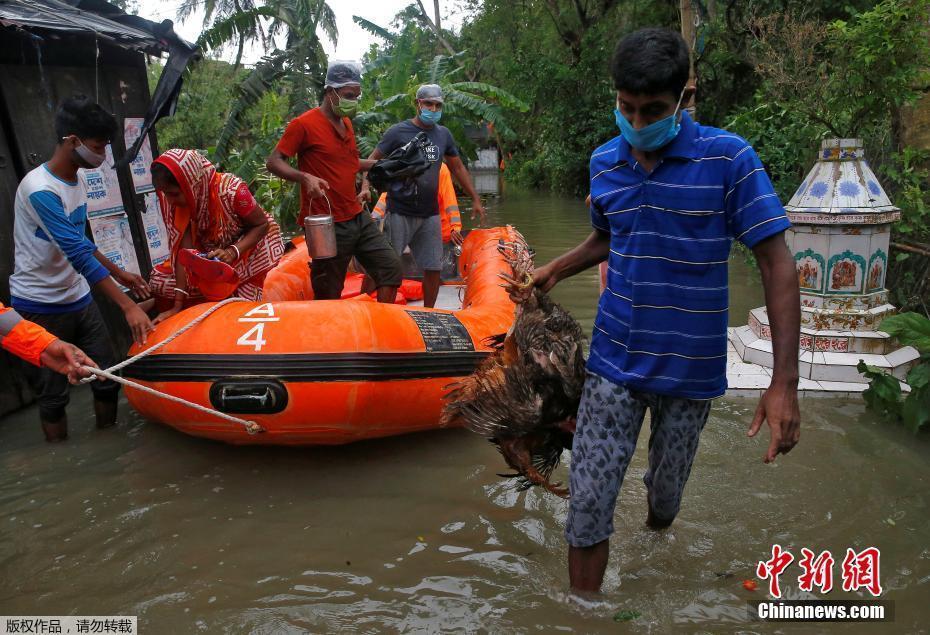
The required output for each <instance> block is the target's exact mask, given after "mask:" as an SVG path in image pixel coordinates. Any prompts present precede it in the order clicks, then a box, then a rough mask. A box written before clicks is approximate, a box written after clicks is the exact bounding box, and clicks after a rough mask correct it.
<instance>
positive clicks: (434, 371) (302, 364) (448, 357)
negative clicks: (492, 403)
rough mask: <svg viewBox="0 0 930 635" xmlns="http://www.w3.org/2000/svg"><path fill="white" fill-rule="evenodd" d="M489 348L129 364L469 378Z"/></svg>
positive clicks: (230, 371)
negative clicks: (484, 349)
mask: <svg viewBox="0 0 930 635" xmlns="http://www.w3.org/2000/svg"><path fill="white" fill-rule="evenodd" d="M487 356H488V353H486V352H477V351H468V352H444V353H305V354H302V353H293V354H287V355H202V354H201V355H196V354H190V355H170V354H166V355H151V356H149V357H144V358H142V359H140V360H139V361H138V362H135V363H134V364H132V365H131V366H129V367H127V368H125V369H123V372H122V374H123V377H126V378H129V379H137V380H142V381H217V380H219V379H226V378H231V377H273V378H275V379H279V380H282V381H291V382H311V381H312V382H316V381H387V380H392V379H427V378H429V377H463V376H465V375H470V374H471V373H473V372H475V369H476V368H477V367H478V364H480V363H481V361H482V360H484V359H485V358H486V357H487Z"/></svg>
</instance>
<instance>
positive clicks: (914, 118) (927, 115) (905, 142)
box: [899, 92, 930, 150]
mask: <svg viewBox="0 0 930 635" xmlns="http://www.w3.org/2000/svg"><path fill="white" fill-rule="evenodd" d="M899 115H900V118H899V125H900V128H899V130H900V137H899V140H900V145H901V146H902V147H908V146H909V147H911V148H916V149H918V150H930V92H924V94H923V95H922V96H921V97H920V99H918V100H917V101H916V102H914V104H913V105H910V106H904V107H903V108H901V110H900V111H899Z"/></svg>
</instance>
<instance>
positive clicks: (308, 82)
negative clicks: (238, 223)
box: [199, 0, 338, 165]
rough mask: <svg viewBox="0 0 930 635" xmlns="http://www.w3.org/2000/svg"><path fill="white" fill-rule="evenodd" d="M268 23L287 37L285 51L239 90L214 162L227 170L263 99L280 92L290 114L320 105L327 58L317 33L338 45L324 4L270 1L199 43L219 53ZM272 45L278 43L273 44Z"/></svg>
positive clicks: (265, 61)
mask: <svg viewBox="0 0 930 635" xmlns="http://www.w3.org/2000/svg"><path fill="white" fill-rule="evenodd" d="M262 20H269V21H270V25H269V27H268V34H269V35H270V36H273V35H277V34H282V35H283V36H284V41H285V44H284V47H283V48H277V47H275V48H274V49H273V50H272V51H271V52H270V53H268V54H267V55H265V56H264V57H263V58H262V59H261V61H259V63H258V64H256V65H255V67H254V68H253V69H252V70H251V72H250V73H249V75H248V76H247V77H246V78H245V79H244V80H242V81H241V82H240V83H239V84H238V86H237V87H236V94H235V101H234V103H233V105H232V106H231V108H230V109H229V113H228V116H227V119H226V122H225V124H224V126H223V128H222V130H221V131H220V133H219V135H218V137H217V141H216V146H215V150H214V152H213V159H214V160H215V161H216V162H217V163H218V164H220V165H223V163H224V161H225V160H226V158H227V157H228V156H229V153H230V151H231V150H232V147H233V142H234V140H235V139H236V138H237V137H238V136H240V135H242V134H243V132H244V131H247V130H248V128H247V125H248V119H247V117H246V116H245V115H246V113H247V112H248V111H249V110H250V109H251V108H253V107H254V106H255V105H256V104H258V103H259V101H261V99H262V98H263V97H264V95H266V94H268V93H269V92H271V91H273V90H276V91H278V92H279V94H282V95H283V94H286V95H289V96H290V104H289V106H290V108H289V111H290V113H291V114H296V113H298V112H300V111H302V110H306V109H307V108H308V107H310V106H312V105H315V102H314V101H313V99H312V97H311V96H312V95H314V94H319V92H320V91H321V90H322V87H323V79H324V77H325V74H326V53H325V52H324V51H323V45H322V42H321V41H320V38H319V35H318V33H317V32H318V31H322V33H323V34H324V35H326V36H327V37H328V38H329V39H330V40H331V41H332V42H333V43H335V42H336V38H337V35H338V33H337V30H336V16H335V14H334V13H333V11H332V8H331V7H330V6H329V5H328V4H327V3H326V2H325V0H267V1H266V2H264V3H263V4H260V5H255V6H253V7H252V8H250V9H248V10H245V11H239V12H236V13H234V14H232V15H228V16H226V17H224V18H221V19H218V20H217V21H216V22H214V24H213V27H212V28H210V29H208V30H207V31H206V32H205V33H204V34H203V35H202V36H201V37H200V39H199V43H200V44H201V46H202V47H204V48H206V49H215V48H220V47H222V46H224V45H225V44H227V43H228V42H230V41H234V40H236V39H237V38H238V39H240V41H241V37H242V36H243V34H245V33H249V32H252V31H254V30H256V29H258V28H259V27H260V25H261V21H262ZM271 41H274V40H273V39H272V40H271Z"/></svg>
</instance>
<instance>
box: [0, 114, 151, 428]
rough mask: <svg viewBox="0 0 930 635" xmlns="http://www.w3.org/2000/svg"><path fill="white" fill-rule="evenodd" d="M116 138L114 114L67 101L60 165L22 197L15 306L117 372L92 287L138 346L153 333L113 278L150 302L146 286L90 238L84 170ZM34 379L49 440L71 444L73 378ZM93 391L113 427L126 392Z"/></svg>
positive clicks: (39, 172) (58, 119)
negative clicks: (68, 411)
mask: <svg viewBox="0 0 930 635" xmlns="http://www.w3.org/2000/svg"><path fill="white" fill-rule="evenodd" d="M115 131H116V119H115V118H114V117H113V115H111V114H110V113H108V112H107V111H105V110H104V109H103V108H101V107H100V106H99V105H97V104H96V103H94V102H93V101H91V100H90V99H88V98H87V97H85V96H83V95H75V96H74V97H71V98H69V99H66V100H65V101H64V102H63V103H62V104H61V106H60V107H59V108H58V112H57V113H56V114H55V135H56V137H57V138H58V144H57V145H56V147H55V152H54V154H53V155H52V158H51V159H50V160H49V161H48V162H46V163H43V164H42V165H40V166H38V167H37V168H35V169H34V170H32V171H31V172H29V174H27V175H26V177H25V178H24V179H23V180H22V182H21V183H20V184H19V188H17V190H16V199H15V202H14V213H15V220H14V223H13V241H14V246H15V266H14V272H13V275H12V276H10V296H11V304H12V306H13V308H15V309H16V311H17V312H18V313H20V314H21V315H22V316H23V317H24V318H26V319H28V320H30V321H32V322H35V323H36V324H39V325H40V326H42V327H44V328H45V329H46V330H48V331H49V332H50V333H52V334H53V335H55V336H57V337H59V338H61V339H63V340H66V341H69V342H74V343H75V344H77V346H79V347H80V348H81V349H83V350H84V351H85V352H86V353H87V354H88V355H89V356H90V357H92V358H93V359H95V360H96V361H97V362H98V363H99V364H100V366H101V367H103V368H106V367H108V366H111V365H112V361H113V352H112V350H111V346H110V338H109V333H108V332H107V327H106V324H105V323H104V321H103V318H102V316H101V315H100V310H99V309H98V308H97V305H96V303H95V302H94V299H93V297H92V296H91V291H90V290H91V287H94V288H96V289H98V290H99V291H100V292H102V293H103V294H104V295H106V296H107V297H108V298H110V299H111V300H112V301H113V302H114V303H115V304H116V305H117V306H119V307H120V308H121V309H122V310H123V313H124V315H125V316H126V322H127V323H128V324H129V328H130V329H131V330H132V335H133V338H134V339H135V340H136V341H137V342H139V343H143V342H144V341H145V339H146V337H147V336H148V333H149V332H150V331H151V330H152V328H153V327H152V322H151V321H150V320H149V318H148V316H147V315H146V314H145V313H144V312H143V311H142V309H140V308H139V307H138V306H137V305H136V303H135V302H133V300H132V299H131V298H130V297H129V296H127V295H126V294H124V293H123V292H122V291H120V289H119V287H118V286H117V285H116V282H114V280H113V278H115V279H116V280H117V281H119V282H120V284H122V285H123V286H125V287H127V288H129V289H132V290H133V291H134V292H135V293H136V294H137V295H138V296H139V297H140V298H147V297H148V296H149V292H148V285H147V284H146V283H145V280H144V279H143V278H142V277H141V276H139V275H137V274H133V273H129V272H126V271H123V270H121V269H120V268H119V267H117V266H116V265H114V264H113V263H112V262H110V261H109V260H108V259H107V258H106V257H105V256H104V255H103V254H101V253H100V251H99V250H98V249H97V247H96V246H95V245H94V243H92V242H91V241H90V240H89V239H88V238H87V237H86V226H87V193H86V191H85V189H84V185H83V184H82V182H81V180H80V179H78V174H77V171H78V169H80V168H86V169H90V168H96V167H99V166H100V165H101V164H102V163H103V161H104V160H105V158H106V147H107V144H108V143H110V139H111V137H112V136H113V133H114V132H115ZM111 276H112V278H111ZM27 375H29V376H30V379H31V381H32V383H33V386H34V388H35V391H36V394H37V395H38V401H39V419H40V421H41V423H42V429H43V431H44V432H45V438H46V440H48V441H61V440H64V439H66V438H67V437H68V420H67V416H66V414H65V407H66V406H67V405H68V390H69V389H68V382H67V378H65V377H63V376H61V375H58V374H56V373H53V372H52V371H50V370H48V369H41V370H40V369H35V371H29V370H27ZM91 387H92V388H93V391H94V412H95V414H96V417H97V426H98V427H101V428H106V427H109V426H112V425H113V424H114V423H116V400H117V396H118V392H119V385H118V384H115V383H113V382H109V381H106V382H100V381H95V382H93V383H92V384H91Z"/></svg>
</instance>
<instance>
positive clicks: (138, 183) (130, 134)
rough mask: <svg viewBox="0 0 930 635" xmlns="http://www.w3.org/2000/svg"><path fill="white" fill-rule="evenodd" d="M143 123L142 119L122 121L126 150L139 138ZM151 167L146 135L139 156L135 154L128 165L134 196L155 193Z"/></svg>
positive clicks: (149, 148) (132, 118) (148, 143)
mask: <svg viewBox="0 0 930 635" xmlns="http://www.w3.org/2000/svg"><path fill="white" fill-rule="evenodd" d="M144 121H145V120H144V119H143V118H142V117H126V118H125V119H123V139H124V140H125V143H126V147H127V148H129V147H130V146H131V145H132V144H133V143H135V142H136V139H138V138H139V135H140V134H141V133H142V123H143V122H144ZM151 167H152V145H151V143H150V142H149V137H148V135H146V137H145V140H144V141H143V142H142V146H140V148H139V154H137V155H136V158H135V159H133V160H132V163H130V164H129V171H130V173H131V174H132V185H133V187H134V188H135V190H136V194H145V193H147V192H153V191H155V188H154V187H152V173H151V171H150V169H151Z"/></svg>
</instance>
